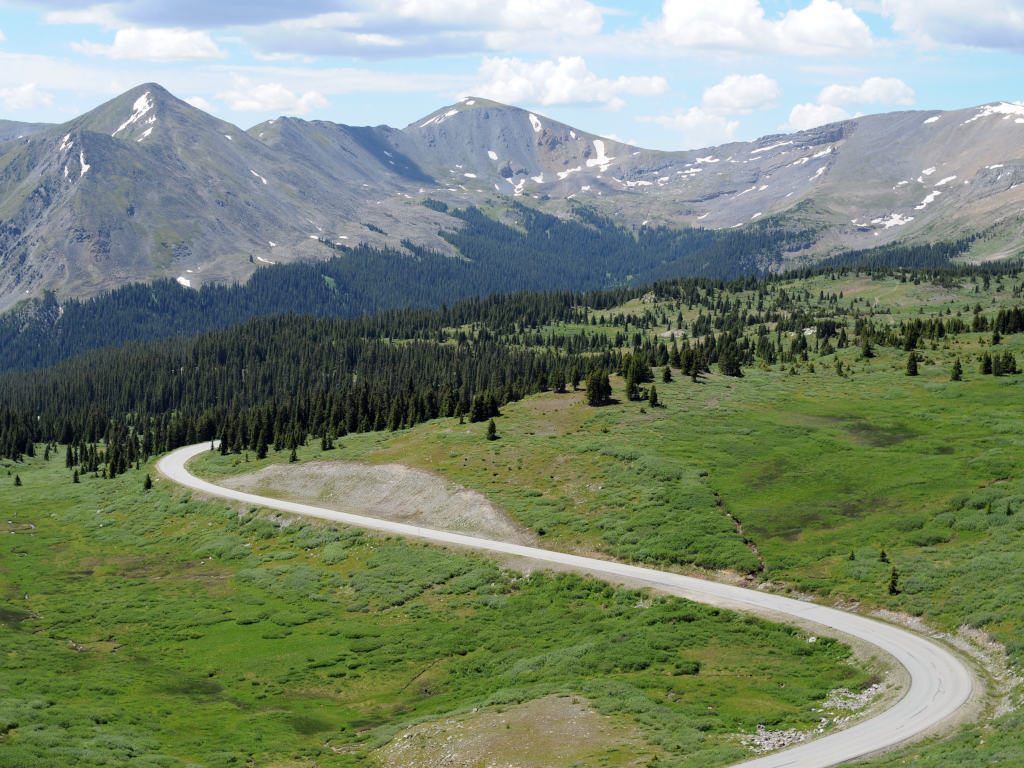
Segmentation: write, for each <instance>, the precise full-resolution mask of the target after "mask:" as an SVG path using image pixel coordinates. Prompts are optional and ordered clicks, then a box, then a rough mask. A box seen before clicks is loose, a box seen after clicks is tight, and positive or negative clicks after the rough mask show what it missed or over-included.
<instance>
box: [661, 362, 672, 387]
mask: <svg viewBox="0 0 1024 768" xmlns="http://www.w3.org/2000/svg"><path fill="white" fill-rule="evenodd" d="M661 381H662V382H663V383H664V384H668V383H670V382H671V381H672V369H671V368H669V367H668V366H667V365H666V366H665V367H664V368H663V369H662V371H661Z"/></svg>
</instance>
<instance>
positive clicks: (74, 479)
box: [71, 469, 79, 483]
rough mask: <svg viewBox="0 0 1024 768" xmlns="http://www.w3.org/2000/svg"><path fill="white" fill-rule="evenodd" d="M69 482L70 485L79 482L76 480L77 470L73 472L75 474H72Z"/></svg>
mask: <svg viewBox="0 0 1024 768" xmlns="http://www.w3.org/2000/svg"><path fill="white" fill-rule="evenodd" d="M71 482H72V483H77V482H79V480H78V470H77V469H76V470H75V473H74V475H72V476H71Z"/></svg>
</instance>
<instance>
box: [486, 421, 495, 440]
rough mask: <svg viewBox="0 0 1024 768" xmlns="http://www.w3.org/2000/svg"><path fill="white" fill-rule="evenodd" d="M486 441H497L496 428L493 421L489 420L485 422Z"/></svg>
mask: <svg viewBox="0 0 1024 768" xmlns="http://www.w3.org/2000/svg"><path fill="white" fill-rule="evenodd" d="M487 439H488V440H497V439H498V428H497V427H496V426H495V425H494V419H491V420H490V421H488V422H487Z"/></svg>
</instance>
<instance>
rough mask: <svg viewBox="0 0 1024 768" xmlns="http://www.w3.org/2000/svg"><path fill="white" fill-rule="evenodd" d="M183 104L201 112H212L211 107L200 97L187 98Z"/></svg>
mask: <svg viewBox="0 0 1024 768" xmlns="http://www.w3.org/2000/svg"><path fill="white" fill-rule="evenodd" d="M185 102H186V103H188V104H191V105H192V106H193V107H195V108H196V109H201V110H203V112H213V105H212V104H211V103H210V102H208V101H207V100H206V99H204V98H203V97H202V96H189V97H188V98H187V99H185Z"/></svg>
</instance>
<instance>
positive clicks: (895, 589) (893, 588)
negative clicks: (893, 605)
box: [889, 565, 900, 595]
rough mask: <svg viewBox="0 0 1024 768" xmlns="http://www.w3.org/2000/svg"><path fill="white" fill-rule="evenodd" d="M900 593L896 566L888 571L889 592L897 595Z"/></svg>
mask: <svg viewBox="0 0 1024 768" xmlns="http://www.w3.org/2000/svg"><path fill="white" fill-rule="evenodd" d="M899 593H900V574H899V572H898V571H897V570H896V566H895V565H894V566H893V567H892V571H891V572H890V573H889V594H890V595H898V594H899Z"/></svg>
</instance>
